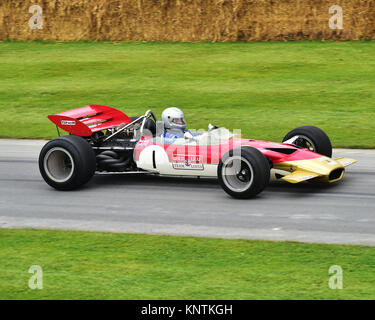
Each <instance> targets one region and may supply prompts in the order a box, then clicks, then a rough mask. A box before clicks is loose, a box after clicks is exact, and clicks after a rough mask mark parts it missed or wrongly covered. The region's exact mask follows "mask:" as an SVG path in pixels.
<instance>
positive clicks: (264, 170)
mask: <svg viewBox="0 0 375 320" xmlns="http://www.w3.org/2000/svg"><path fill="white" fill-rule="evenodd" d="M217 175H218V179H219V183H220V185H221V187H222V188H223V189H224V191H225V192H226V193H228V194H229V195H231V196H232V197H234V198H239V199H249V198H252V197H255V196H256V195H257V194H259V193H260V192H262V191H263V190H264V188H265V187H266V186H267V185H268V183H269V180H270V164H269V161H268V160H267V158H266V157H265V156H264V155H263V153H261V152H260V151H259V150H257V149H255V148H251V147H241V148H240V149H235V150H231V151H229V152H227V153H226V154H225V155H224V156H223V157H222V158H221V159H220V163H219V166H218V169H217Z"/></svg>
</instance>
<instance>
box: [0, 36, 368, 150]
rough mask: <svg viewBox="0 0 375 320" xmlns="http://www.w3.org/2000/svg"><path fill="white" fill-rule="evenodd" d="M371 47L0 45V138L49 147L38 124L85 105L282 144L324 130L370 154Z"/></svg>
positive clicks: (47, 130) (46, 130)
mask: <svg viewBox="0 0 375 320" xmlns="http://www.w3.org/2000/svg"><path fill="white" fill-rule="evenodd" d="M374 49H375V42H349V41H348V42H308V41H307V42H287V43H278V42H265V43H260V42H255V43H194V44H191V43H111V42H76V43H60V42H56V43H51V42H2V43H0V74H1V75H2V77H1V78H0V137H12V138H51V137H55V136H56V130H55V128H54V126H53V125H52V124H51V123H49V121H48V120H47V119H46V116H47V115H49V114H54V113H58V112H62V111H65V110H67V109H72V108H77V107H81V106H84V105H87V104H104V105H109V106H113V107H118V108H120V109H121V110H123V111H124V112H125V113H127V114H129V115H131V116H134V115H140V114H143V113H144V112H145V111H146V109H148V108H152V109H153V110H154V111H155V112H156V114H157V115H158V116H160V114H161V111H162V110H163V109H164V108H165V107H170V106H177V107H180V108H182V109H183V110H184V111H185V113H186V117H187V120H188V125H189V127H190V128H194V129H201V128H204V129H205V128H207V125H208V123H209V122H211V123H213V124H216V125H219V126H225V127H228V128H230V129H234V128H236V129H241V130H242V132H243V134H244V136H246V137H249V138H255V139H267V140H273V141H280V140H281V139H282V138H283V136H284V135H285V134H286V133H287V132H288V131H289V130H291V129H293V128H295V127H297V126H300V125H316V126H319V127H322V128H323V129H324V130H325V131H326V132H327V133H328V135H329V136H330V137H331V139H332V141H333V144H334V146H335V147H361V148H374V147H375V140H374V139H373V137H374V136H375V90H374V85H375V55H374Z"/></svg>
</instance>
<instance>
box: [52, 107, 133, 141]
mask: <svg viewBox="0 0 375 320" xmlns="http://www.w3.org/2000/svg"><path fill="white" fill-rule="evenodd" d="M48 119H50V120H51V121H52V122H53V123H54V124H55V125H57V126H58V127H59V128H61V129H63V130H65V131H67V132H69V133H71V134H74V135H77V136H81V137H90V136H91V135H92V134H93V133H94V132H98V131H102V130H106V129H109V128H111V127H113V126H119V125H121V124H123V123H130V122H131V119H130V118H129V117H128V116H127V115H126V114H125V113H123V112H121V111H120V110H117V109H114V108H111V107H107V106H101V105H96V104H92V105H89V106H86V107H83V108H78V109H74V110H70V111H67V112H63V113H59V114H56V115H53V116H48Z"/></svg>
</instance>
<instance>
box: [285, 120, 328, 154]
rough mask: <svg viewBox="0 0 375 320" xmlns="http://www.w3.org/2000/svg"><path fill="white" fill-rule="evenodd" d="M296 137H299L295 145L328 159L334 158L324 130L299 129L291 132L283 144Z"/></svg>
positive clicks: (313, 128)
mask: <svg viewBox="0 0 375 320" xmlns="http://www.w3.org/2000/svg"><path fill="white" fill-rule="evenodd" d="M294 136H299V138H298V139H297V140H296V141H295V142H294V144H295V145H297V146H299V147H303V148H307V149H310V150H311V151H314V152H316V153H320V154H322V155H324V156H327V157H332V144H331V141H330V140H329V138H328V136H327V135H326V133H325V132H324V131H323V130H322V129H319V128H317V127H313V126H303V127H299V128H296V129H294V130H292V131H290V132H289V133H288V134H287V135H286V136H285V137H284V139H283V142H284V141H287V140H289V139H291V138H293V137H294Z"/></svg>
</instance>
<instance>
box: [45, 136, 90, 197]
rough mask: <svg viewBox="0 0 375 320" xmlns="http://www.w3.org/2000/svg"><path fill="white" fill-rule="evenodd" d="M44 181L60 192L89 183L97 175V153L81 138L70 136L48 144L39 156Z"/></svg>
mask: <svg viewBox="0 0 375 320" xmlns="http://www.w3.org/2000/svg"><path fill="white" fill-rule="evenodd" d="M39 170H40V173H41V175H42V177H43V179H44V180H45V181H46V182H47V183H48V184H49V185H50V186H51V187H53V188H55V189H58V190H72V189H76V188H78V187H80V186H82V185H84V184H85V183H87V182H88V181H89V180H90V179H91V178H92V176H93V175H94V173H95V170H96V158H95V152H94V150H93V149H92V148H91V146H90V145H89V143H88V142H87V141H86V140H84V139H83V138H81V137H78V136H74V135H70V136H64V137H60V138H57V139H54V140H52V141H50V142H48V143H47V144H46V145H45V146H44V147H43V149H42V151H41V152H40V155H39Z"/></svg>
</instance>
